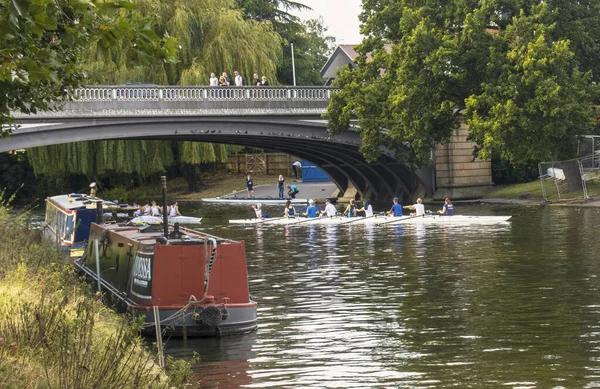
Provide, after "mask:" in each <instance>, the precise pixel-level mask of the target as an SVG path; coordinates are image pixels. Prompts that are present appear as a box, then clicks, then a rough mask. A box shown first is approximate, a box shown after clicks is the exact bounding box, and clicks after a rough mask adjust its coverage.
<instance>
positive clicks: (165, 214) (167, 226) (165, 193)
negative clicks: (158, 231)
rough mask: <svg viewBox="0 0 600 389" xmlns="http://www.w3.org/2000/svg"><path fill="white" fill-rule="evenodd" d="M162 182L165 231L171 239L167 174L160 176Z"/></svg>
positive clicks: (166, 235)
mask: <svg viewBox="0 0 600 389" xmlns="http://www.w3.org/2000/svg"><path fill="white" fill-rule="evenodd" d="M160 183H161V185H162V203H163V226H164V229H165V230H164V231H165V238H167V239H169V215H168V212H167V211H168V206H167V176H160Z"/></svg>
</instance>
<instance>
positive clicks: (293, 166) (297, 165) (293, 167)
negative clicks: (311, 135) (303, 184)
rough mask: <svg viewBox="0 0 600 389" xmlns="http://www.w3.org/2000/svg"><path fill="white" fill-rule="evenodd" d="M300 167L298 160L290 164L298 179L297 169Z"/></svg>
mask: <svg viewBox="0 0 600 389" xmlns="http://www.w3.org/2000/svg"><path fill="white" fill-rule="evenodd" d="M300 169H302V163H301V162H300V161H296V162H294V163H293V164H292V170H293V171H294V176H296V179H298V170H300Z"/></svg>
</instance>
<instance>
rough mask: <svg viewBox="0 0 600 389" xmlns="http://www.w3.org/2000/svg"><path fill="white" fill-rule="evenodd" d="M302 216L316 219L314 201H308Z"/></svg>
mask: <svg viewBox="0 0 600 389" xmlns="http://www.w3.org/2000/svg"><path fill="white" fill-rule="evenodd" d="M302 216H306V217H317V207H315V200H313V199H310V200H308V207H306V212H304V213H303V214H302Z"/></svg>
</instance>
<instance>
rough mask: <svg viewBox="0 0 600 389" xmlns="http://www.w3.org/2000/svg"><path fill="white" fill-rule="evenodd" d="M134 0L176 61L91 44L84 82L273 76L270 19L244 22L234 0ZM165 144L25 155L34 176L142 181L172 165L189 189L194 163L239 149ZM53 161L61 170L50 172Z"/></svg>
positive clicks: (276, 44) (275, 58)
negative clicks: (174, 49) (169, 42)
mask: <svg viewBox="0 0 600 389" xmlns="http://www.w3.org/2000/svg"><path fill="white" fill-rule="evenodd" d="M134 3H135V4H136V6H137V8H138V10H139V12H140V13H141V14H142V15H143V16H144V17H146V18H147V19H149V20H150V19H151V20H152V22H153V25H154V29H155V34H157V35H161V36H169V37H173V38H175V39H176V40H177V42H178V44H179V51H178V57H179V61H178V62H176V63H172V62H166V61H163V62H160V63H150V64H144V65H140V66H134V67H131V66H129V67H128V66H127V65H128V63H129V62H130V59H129V55H130V54H129V53H130V52H131V50H130V49H131V47H129V44H128V43H126V42H125V43H123V44H122V45H121V46H119V47H108V48H106V49H103V48H102V47H100V46H99V45H98V44H97V43H94V42H92V44H91V45H90V47H89V50H88V51H87V56H86V57H85V63H84V68H85V71H86V74H87V83H88V84H103V85H114V84H124V83H129V82H145V83H154V84H161V85H167V84H181V85H193V84H207V83H208V79H209V76H210V73H211V72H214V73H220V72H222V71H226V72H228V73H232V72H233V71H234V70H238V71H239V72H240V73H241V74H243V75H245V76H246V78H248V77H251V75H252V74H253V73H260V74H264V75H267V77H269V78H271V79H272V78H273V77H274V76H275V73H276V68H277V64H278V62H279V57H280V56H281V46H280V41H279V36H278V35H277V34H276V33H275V32H274V31H273V29H272V24H271V23H270V22H268V21H264V22H260V21H255V20H244V19H243V18H242V15H241V12H240V11H239V10H236V9H235V3H234V2H233V1H231V0H185V1H183V0H165V1H155V0H136V1H134ZM101 49H103V50H101ZM99 53H101V54H102V55H99ZM163 143H164V144H165V145H168V147H159V148H156V143H155V142H150V141H108V142H93V143H91V144H90V145H83V144H79V145H77V146H72V145H68V144H65V145H57V146H53V147H51V148H48V149H47V150H43V148H40V149H36V150H32V151H31V152H30V160H31V161H32V165H33V166H34V169H35V172H36V173H37V174H40V173H44V174H49V175H51V174H53V172H54V173H60V174H64V173H65V172H71V173H72V174H84V175H87V176H90V177H102V176H104V175H108V174H111V175H114V174H115V173H116V174H132V173H133V174H136V175H137V176H139V178H141V179H143V178H145V177H148V176H151V175H153V174H156V173H159V172H164V171H165V169H166V168H167V167H169V166H172V165H173V163H177V164H178V166H179V168H180V169H181V172H182V174H183V175H184V177H185V178H186V180H187V181H188V186H189V188H190V189H192V190H193V189H197V184H198V183H200V180H201V176H200V167H199V165H200V164H204V163H209V162H215V161H220V160H222V159H223V158H226V157H227V155H228V152H230V151H235V150H238V149H239V147H236V146H223V145H212V144H200V143H193V142H184V143H173V142H163ZM111 150H112V151H111ZM173 151H174V153H175V154H173ZM90 152H98V153H100V154H99V155H100V156H99V157H97V158H96V160H94V161H88V159H89V158H90V157H89V155H90V154H89V153H90ZM106 152H108V153H109V157H108V158H107V154H106ZM59 159H60V160H59ZM67 161H81V163H80V164H79V165H77V164H76V163H69V162H67ZM65 164H66V166H65ZM55 166H56V167H57V166H61V169H60V170H54V167H55Z"/></svg>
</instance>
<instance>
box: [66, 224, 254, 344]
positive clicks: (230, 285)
mask: <svg viewBox="0 0 600 389" xmlns="http://www.w3.org/2000/svg"><path fill="white" fill-rule="evenodd" d="M89 232H90V233H89V239H88V244H87V246H86V249H85V253H84V255H83V256H82V257H81V258H79V259H78V260H76V261H75V264H76V266H77V267H78V268H79V269H81V270H82V271H83V272H85V273H86V274H87V275H88V276H89V277H90V278H92V279H94V280H95V281H94V282H95V283H96V282H97V284H98V288H99V289H100V290H101V291H102V293H109V294H110V296H111V297H113V298H114V299H115V300H116V303H117V304H116V306H117V307H118V308H119V309H120V310H121V311H123V312H129V313H131V314H132V315H134V316H143V317H144V330H143V332H144V333H146V334H154V333H155V330H156V328H157V325H159V328H161V329H162V330H164V331H165V332H168V333H169V334H171V335H175V336H221V335H229V334H238V333H245V332H249V331H252V330H254V329H256V327H257V304H256V302H254V301H253V300H252V299H251V297H250V293H249V287H248V272H247V267H246V250H245V245H244V242H243V241H234V240H229V239H222V238H218V237H216V236H212V235H209V234H206V233H203V232H199V231H195V230H192V229H187V228H180V227H179V224H175V225H174V226H170V225H164V224H163V225H146V226H136V225H127V224H120V223H113V224H106V223H104V224H97V223H91V227H90V231H89ZM156 307H157V308H158V311H156V310H155V308H156ZM154 312H158V318H156V317H155V314H154Z"/></svg>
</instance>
